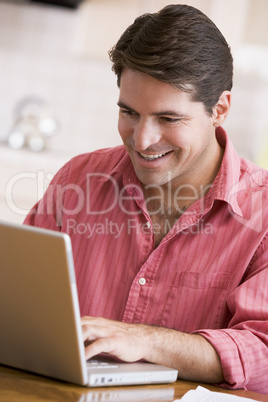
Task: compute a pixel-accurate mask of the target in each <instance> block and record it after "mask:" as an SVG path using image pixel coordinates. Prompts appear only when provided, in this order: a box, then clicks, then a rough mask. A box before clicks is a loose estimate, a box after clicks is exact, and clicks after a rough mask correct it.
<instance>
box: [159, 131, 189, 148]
mask: <svg viewBox="0 0 268 402" xmlns="http://www.w3.org/2000/svg"><path fill="white" fill-rule="evenodd" d="M165 139H166V141H167V142H169V143H170V144H172V145H173V146H175V147H177V148H180V149H184V148H188V147H189V146H190V144H191V136H190V133H189V132H188V133H187V130H183V129H180V130H178V129H176V130H172V131H171V132H169V135H168V136H166V138H165Z"/></svg>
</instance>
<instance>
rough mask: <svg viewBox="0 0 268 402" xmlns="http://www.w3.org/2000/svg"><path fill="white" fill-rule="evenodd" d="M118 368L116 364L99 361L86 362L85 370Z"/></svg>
mask: <svg viewBox="0 0 268 402" xmlns="http://www.w3.org/2000/svg"><path fill="white" fill-rule="evenodd" d="M116 368H118V365H117V364H114V363H112V362H109V363H108V362H103V361H100V360H93V359H90V360H87V370H88V371H90V370H100V369H116Z"/></svg>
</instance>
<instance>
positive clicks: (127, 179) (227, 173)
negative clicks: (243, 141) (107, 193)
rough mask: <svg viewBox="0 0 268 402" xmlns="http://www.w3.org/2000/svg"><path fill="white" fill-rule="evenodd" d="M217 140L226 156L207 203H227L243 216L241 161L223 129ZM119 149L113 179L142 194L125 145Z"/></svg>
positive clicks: (112, 171) (127, 188)
mask: <svg viewBox="0 0 268 402" xmlns="http://www.w3.org/2000/svg"><path fill="white" fill-rule="evenodd" d="M216 138H217V141H218V143H219V144H220V146H221V147H222V148H224V155H223V159H222V163H221V167H220V170H219V172H218V174H217V176H216V178H215V180H214V182H213V184H212V187H211V188H210V190H209V192H208V194H207V196H206V197H205V199H206V200H205V202H206V204H207V205H209V204H212V203H213V202H214V200H222V201H225V202H227V203H228V204H229V205H230V207H231V208H232V210H233V212H234V213H236V214H238V215H240V216H243V214H242V211H241V208H240V206H239V204H238V197H237V194H238V193H239V191H240V190H241V189H240V183H239V178H240V169H241V159H240V157H239V156H238V154H237V152H236V151H235V149H234V147H233V144H232V142H231V140H230V139H229V137H228V136H227V134H226V132H225V130H224V129H223V128H222V127H218V128H217V129H216ZM118 149H119V150H121V151H122V156H121V158H120V159H119V161H118V163H117V164H116V165H115V166H114V167H113V169H112V170H111V172H110V174H111V176H113V177H116V176H118V177H117V178H118V179H119V177H121V180H122V185H123V186H125V187H126V190H127V192H128V193H130V194H132V195H135V192H136V193H137V189H139V191H138V192H139V194H140V191H141V185H140V182H139V180H138V178H137V176H136V174H135V170H134V167H133V165H132V162H131V159H130V157H129V155H128V153H127V151H126V149H125V147H124V146H123V145H122V146H119V147H118ZM100 180H101V181H106V180H108V177H107V178H105V177H103V178H101V179H100Z"/></svg>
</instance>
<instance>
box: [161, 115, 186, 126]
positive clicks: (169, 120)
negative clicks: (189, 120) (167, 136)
mask: <svg viewBox="0 0 268 402" xmlns="http://www.w3.org/2000/svg"><path fill="white" fill-rule="evenodd" d="M161 119H162V120H163V121H164V122H165V123H168V124H176V123H179V122H180V121H181V119H180V118H177V117H166V116H163V117H161Z"/></svg>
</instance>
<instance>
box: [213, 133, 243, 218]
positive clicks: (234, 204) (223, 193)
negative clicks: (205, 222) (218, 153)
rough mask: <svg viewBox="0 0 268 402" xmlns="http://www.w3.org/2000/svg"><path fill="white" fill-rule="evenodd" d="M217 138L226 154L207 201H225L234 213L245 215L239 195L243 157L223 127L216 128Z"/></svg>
mask: <svg viewBox="0 0 268 402" xmlns="http://www.w3.org/2000/svg"><path fill="white" fill-rule="evenodd" d="M216 138H217V141H218V143H219V144H220V146H221V147H222V148H224V155H223V159H222V163H221V167H220V170H219V172H218V174H217V176H216V178H215V180H214V182H213V185H212V187H211V189H210V191H209V193H208V194H207V196H208V197H207V201H214V200H216V199H217V200H222V201H225V202H227V203H228V204H229V205H230V207H231V208H232V210H233V212H234V213H236V214H238V215H240V216H243V214H242V211H241V208H240V206H239V203H238V197H237V195H238V193H239V191H240V183H239V179H240V172H241V159H240V157H239V156H238V154H237V152H236V150H235V149H234V146H233V144H232V142H231V140H230V139H229V137H228V136H227V134H226V132H225V131H224V129H223V128H222V127H218V128H217V129H216Z"/></svg>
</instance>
